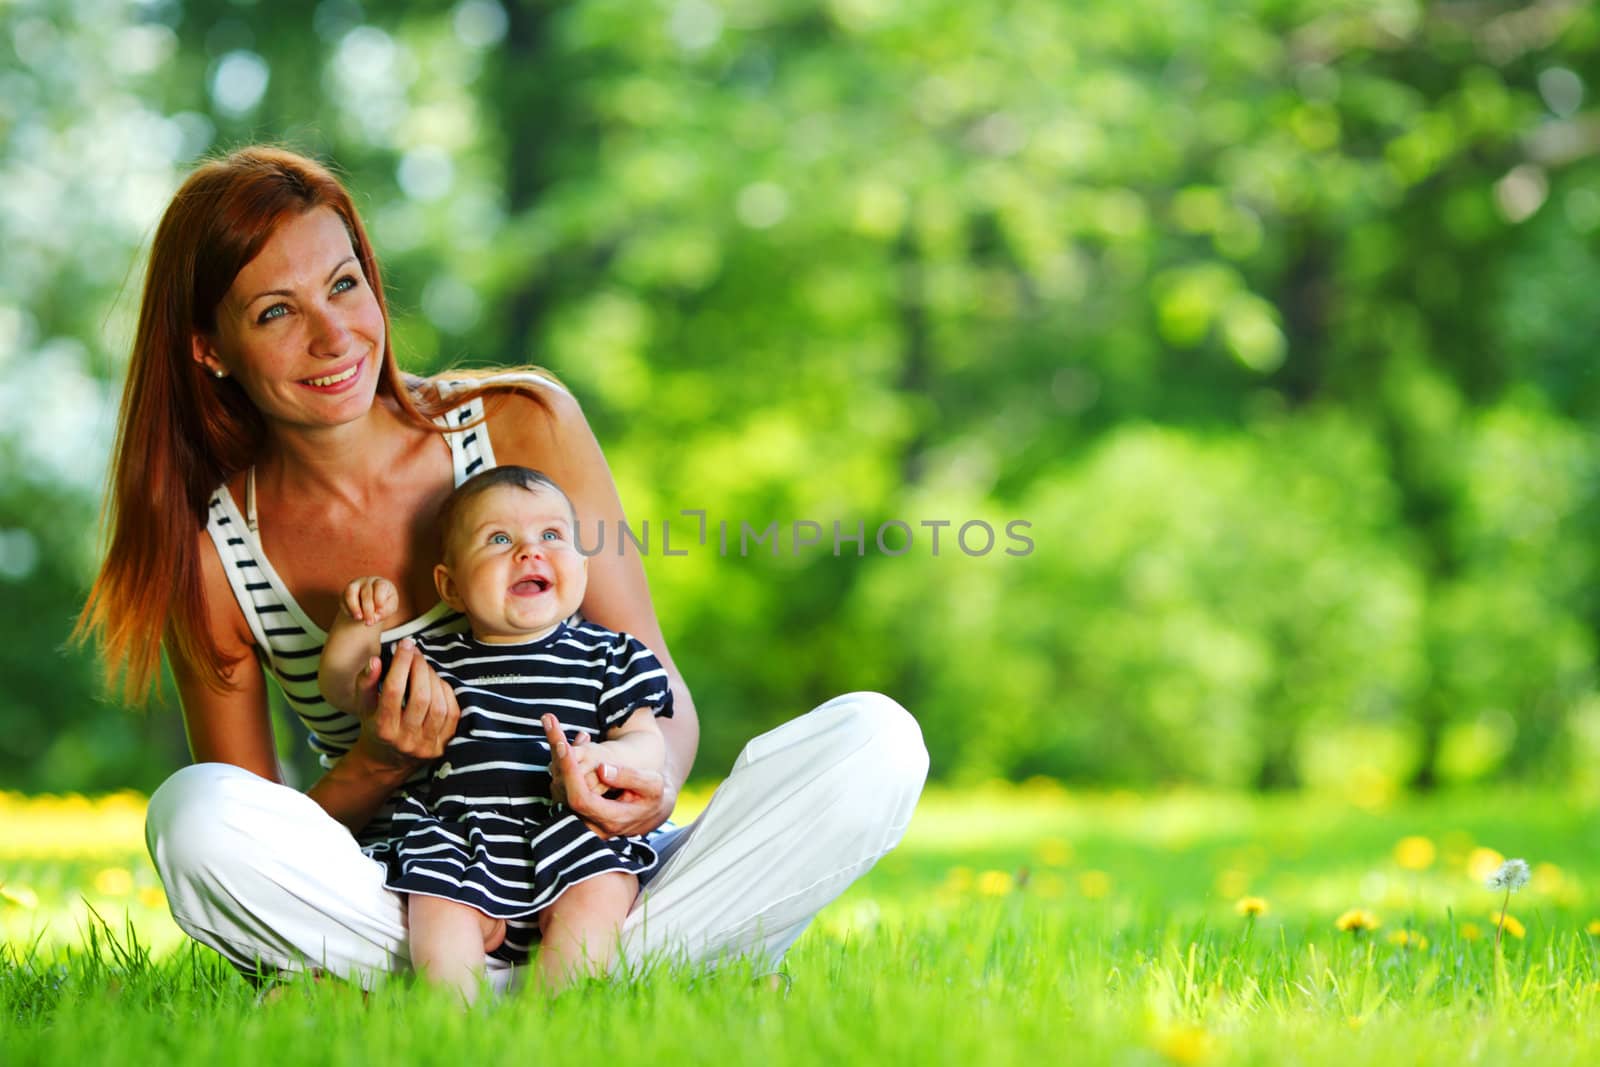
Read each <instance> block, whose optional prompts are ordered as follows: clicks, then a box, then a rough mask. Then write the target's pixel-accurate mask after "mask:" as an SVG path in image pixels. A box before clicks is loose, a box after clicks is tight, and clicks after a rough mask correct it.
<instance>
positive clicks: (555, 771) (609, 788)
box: [541, 715, 678, 837]
mask: <svg viewBox="0 0 1600 1067" xmlns="http://www.w3.org/2000/svg"><path fill="white" fill-rule="evenodd" d="M541 721H542V722H543V724H544V735H545V740H547V741H548V742H550V753H551V759H550V796H551V799H553V800H554V801H555V802H556V803H558V804H565V805H567V807H569V808H571V809H572V810H573V811H575V812H577V814H578V817H579V818H581V819H582V820H583V821H584V822H586V823H588V825H589V828H590V829H591V830H593V831H594V832H595V833H596V834H598V835H599V836H601V837H638V836H640V835H642V834H647V833H649V832H650V831H651V830H654V829H655V828H656V827H658V826H660V825H661V824H662V823H664V822H666V821H667V817H668V816H670V815H671V814H672V809H673V807H674V806H676V805H677V802H678V791H677V789H675V788H674V787H673V785H672V782H671V780H670V779H669V778H668V777H667V776H666V775H665V774H663V773H661V772H660V771H640V770H635V769H633V768H632V767H622V766H618V765H617V764H614V763H602V764H599V765H598V766H597V767H595V768H594V771H593V772H592V773H585V768H584V763H585V761H584V759H583V758H582V756H581V754H580V753H579V751H578V750H579V749H581V748H584V747H587V746H586V745H585V742H587V741H588V735H587V734H580V735H579V738H580V740H579V741H578V742H576V743H572V744H568V742H567V739H566V736H565V735H564V734H562V732H561V724H560V723H559V722H557V721H556V717H555V716H554V715H546V716H544V718H543V720H541Z"/></svg>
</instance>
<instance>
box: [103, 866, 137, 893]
mask: <svg viewBox="0 0 1600 1067" xmlns="http://www.w3.org/2000/svg"><path fill="white" fill-rule="evenodd" d="M94 889H95V892H97V893H101V894H104V895H105V896H108V897H125V896H127V895H128V893H129V892H131V891H132V889H133V874H132V872H130V871H129V870H128V869H127V868H126V867H105V868H102V869H101V871H100V873H99V874H97V875H95V876H94Z"/></svg>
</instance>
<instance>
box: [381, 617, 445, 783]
mask: <svg viewBox="0 0 1600 1067" xmlns="http://www.w3.org/2000/svg"><path fill="white" fill-rule="evenodd" d="M358 685H359V687H360V688H361V689H362V690H364V691H366V690H373V689H378V671H377V661H376V659H374V661H373V662H372V663H371V664H369V665H368V668H367V669H366V670H364V671H362V672H361V677H360V680H359V682H358ZM372 695H373V696H375V698H376V699H375V701H374V700H363V701H362V702H361V706H362V707H363V708H367V707H371V708H372V711H371V713H370V714H365V713H364V714H363V715H362V718H361V736H360V738H358V739H357V741H356V748H358V749H360V750H362V752H363V754H364V755H365V756H366V757H367V758H368V759H371V760H373V761H375V762H377V763H379V764H382V765H384V766H387V767H394V768H402V767H403V768H414V767H416V766H418V765H420V764H422V763H425V762H427V761H428V760H432V759H438V758H439V756H440V755H441V754H443V752H444V746H445V744H446V743H447V742H449V740H450V738H452V737H454V736H455V732H456V723H457V721H458V720H459V719H460V718H461V708H460V707H459V706H458V705H457V704H456V695H455V692H454V691H453V690H451V688H450V686H449V685H447V684H445V682H444V680H443V679H441V678H440V677H439V676H438V675H437V674H435V673H434V671H433V668H432V667H430V666H429V665H428V661H427V660H425V659H423V658H422V653H420V652H418V651H417V645H416V642H414V641H412V640H411V639H410V638H406V639H405V640H403V641H401V642H400V644H399V645H397V646H396V647H395V651H394V662H393V663H391V664H390V665H389V674H388V676H387V677H385V678H384V679H383V686H382V688H381V689H380V690H378V691H377V692H376V693H375V694H372Z"/></svg>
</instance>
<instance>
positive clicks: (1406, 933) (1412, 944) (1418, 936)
mask: <svg viewBox="0 0 1600 1067" xmlns="http://www.w3.org/2000/svg"><path fill="white" fill-rule="evenodd" d="M1389 944H1391V945H1399V946H1400V947H1401V948H1414V949H1416V950H1417V951H1419V952H1420V951H1422V950H1423V949H1425V948H1427V947H1428V939H1427V938H1426V937H1424V936H1423V935H1422V933H1421V931H1418V930H1395V931H1394V932H1392V933H1391V934H1390V935H1389Z"/></svg>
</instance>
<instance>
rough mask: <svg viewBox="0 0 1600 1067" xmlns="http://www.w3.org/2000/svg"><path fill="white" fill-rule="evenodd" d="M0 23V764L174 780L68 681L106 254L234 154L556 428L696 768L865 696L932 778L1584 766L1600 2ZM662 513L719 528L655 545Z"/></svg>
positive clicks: (427, 356) (280, 7) (1456, 773)
mask: <svg viewBox="0 0 1600 1067" xmlns="http://www.w3.org/2000/svg"><path fill="white" fill-rule="evenodd" d="M0 31H3V32H0V51H3V50H4V49H5V48H6V47H9V48H10V50H11V55H10V56H8V57H7V61H6V63H5V64H4V66H3V68H0V69H3V70H4V73H3V74H0V79H3V83H4V86H5V91H4V92H0V100H3V103H0V190H3V192H0V227H3V228H4V236H5V244H6V248H7V255H6V257H4V259H3V261H0V365H3V366H4V367H5V368H6V373H5V376H4V380H3V385H0V410H3V411H4V412H5V417H4V418H3V420H0V462H3V463H4V469H5V472H6V477H5V480H4V486H5V488H4V490H3V491H0V582H4V583H5V586H6V589H7V591H8V593H10V594H11V596H12V599H13V600H14V602H15V603H18V604H26V605H28V606H29V612H28V614H27V615H26V616H18V617H19V618H22V619H23V620H24V621H22V622H20V623H18V624H17V629H16V631H15V632H13V633H11V634H9V635H8V636H10V637H11V638H12V640H10V641H8V642H6V643H5V644H4V646H3V647H4V651H3V652H0V656H4V657H5V660H6V663H7V667H6V674H5V677H6V679H7V681H8V682H10V683H11V684H10V685H8V686H7V687H6V689H7V692H4V693H0V721H3V722H5V723H6V724H7V725H8V727H10V728H8V729H6V730H4V731H0V736H3V737H4V740H3V741H0V768H3V769H0V774H4V775H5V777H6V778H7V780H12V779H15V780H16V781H17V782H18V783H19V784H23V785H27V786H30V787H39V786H54V787H61V786H66V785H106V784H111V783H113V782H123V781H128V782H134V783H137V784H144V785H148V784H150V783H151V782H153V781H156V780H159V778H160V776H161V775H162V774H163V773H165V772H166V770H167V769H168V768H169V767H170V766H171V765H172V763H173V761H174V759H175V758H176V757H175V752H176V751H177V750H178V749H179V747H180V745H181V740H180V739H179V738H178V736H177V734H175V733H174V731H173V728H172V722H173V717H172V716H171V714H170V712H158V713H156V714H155V715H154V716H152V717H151V718H150V719H148V720H140V719H130V718H129V717H127V716H126V715H125V714H124V713H123V712H122V711H121V710H120V709H117V708H115V707H114V706H111V705H108V704H105V703H102V702H98V701H96V700H95V699H94V698H93V695H92V694H93V686H92V682H91V680H90V679H91V673H92V672H91V664H90V663H89V662H88V661H87V660H86V659H85V658H84V657H82V656H63V655H61V654H59V653H58V652H57V651H56V647H57V645H58V644H59V642H60V641H61V639H62V637H63V636H64V633H65V625H66V621H67V620H68V619H69V618H70V615H71V613H72V611H73V609H74V606H75V604H76V603H77V601H78V599H79V598H80V597H81V595H82V589H83V586H84V583H85V581H86V577H87V574H88V573H89V570H88V568H89V566H90V560H91V559H92V544H91V538H90V536H89V534H88V531H89V530H90V529H91V528H92V515H93V490H94V489H95V487H96V486H97V483H98V479H99V477H100V472H101V470H102V469H103V462H104V456H105V451H106V448H107V444H106V442H107V426H108V425H109V420H110V409H111V403H112V400H111V397H113V396H114V394H115V390H116V383H117V380H118V375H119V368H120V364H121V361H122V359H123V358H125V352H126V345H127V338H128V335H129V333H130V332H131V330H130V328H129V316H130V315H131V311H132V305H133V295H134V290H135V289H136V284H137V283H136V282H135V281H131V280H130V279H133V278H136V277H137V271H138V269H139V264H138V256H139V250H140V248H141V246H142V244H143V242H144V241H145V239H146V238H147V236H148V232H149V229H150V227H151V226H152V224H153V220H154V218H155V215H156V213H157V212H158V211H159V210H160V208H161V206H162V205H163V203H164V200H165V196H166V195H167V193H168V192H169V191H170V189H171V188H173V187H174V185H175V183H176V182H177V181H178V180H179V178H180V177H181V174H182V172H183V170H184V169H185V167H186V166H188V165H189V163H190V161H191V160H192V159H193V158H194V157H196V156H197V155H199V154H201V153H204V152H210V151H216V150H219V149H222V148H226V147H229V146H232V145H235V144H239V143H244V142H247V141H250V140H255V139H263V138H265V139H281V140H286V141H288V142H289V143H291V144H294V145H296V146H298V147H300V148H302V149H306V150H309V151H312V152H315V153H318V154H321V155H324V156H325V157H327V158H330V159H332V160H334V161H335V162H336V163H337V164H339V165H340V166H341V167H342V168H343V170H344V171H345V172H346V173H347V174H348V176H349V178H350V180H351V183H352V185H353V186H354V187H355V188H356V189H357V191H358V194H359V198H360V200H361V203H362V205H363V208H364V210H365V211H366V213H367V215H368V219H369V223H370V225H371V228H372V230H373V233H374V238H375V240H376V242H377V244H378V247H379V251H380V254H381V255H382V256H383V258H384V262H385V266H386V270H387V271H388V276H389V278H390V281H391V286H392V296H393V306H394V308H395V310H396V316H395V331H396V336H397V341H398V342H399V346H400V349H401V351H402V353H403V357H404V359H405V361H406V362H407V364H408V365H409V366H410V367H412V368H414V369H417V370H419V371H427V370H435V369H439V368H442V367H445V366H449V365H454V364H458V363H462V362H467V363H474V364H494V363H513V362H523V361H533V362H539V363H543V364H544V365H546V366H549V367H550V368H552V369H553V370H554V371H556V373H558V374H559V375H561V376H562V377H563V378H564V379H565V380H567V381H568V382H569V383H570V384H571V385H572V387H573V388H574V390H575V391H576V392H577V394H578V396H579V397H580V399H581V400H582V401H583V403H584V405H585V409H586V411H587V413H588V415H589V418H590V420H591V422H592V423H593V424H594V426H595V428H596V431H597V433H598V434H599V436H600V438H601V440H602V441H603V442H604V444H605V445H606V448H607V451H608V455H609V457H610V460H611V465H612V467H613V470H614V472H615V473H616V475H617V477H618V481H619V483H620V485H621V487H622V489H623V496H624V501H625V503H626V504H627V506H628V509H629V512H630V515H631V516H633V517H634V519H635V521H636V524H637V523H641V522H643V521H646V520H648V521H649V522H650V524H651V526H652V527H653V529H654V531H655V533H656V536H657V538H658V541H657V545H656V546H654V547H655V548H656V551H655V552H654V553H653V554H652V556H651V558H649V559H648V561H647V567H648V569H649V571H650V577H651V581H652V586H653V589H654V591H655V594H656V598H657V605H658V608H659V610H660V613H661V616H662V621H663V625H664V627H665V629H666V631H667V635H668V638H669V641H670V642H671V643H672V646H673V651H674V654H675V656H676V657H677V658H678V660H679V661H680V663H681V665H682V667H683V669H684V671H685V674H686V676H687V677H688V680H689V681H690V684H691V686H692V687H693V689H694V691H695V693H696V696H697V699H698V701H699V702H700V703H701V705H702V707H703V712H704V714H703V718H704V722H705V740H704V744H703V747H702V759H701V763H700V767H701V769H702V770H704V771H707V772H709V773H717V772H720V771H721V770H722V769H723V768H725V767H726V766H727V764H728V763H729V761H730V760H731V758H732V756H733V754H734V753H735V752H736V751H737V747H738V745H739V744H740V743H742V741H743V740H744V739H745V738H746V737H748V736H749V735H750V734H751V733H753V732H755V731H756V730H758V729H761V728H764V727H766V726H770V725H772V724H774V723H776V722H778V721H781V720H782V719H783V718H786V717H788V716H789V715H792V714H794V713H796V712H798V711H800V710H803V709H804V708H805V707H807V706H809V705H810V704H813V703H816V702H818V701H820V700H822V699H824V698H826V697H827V696H828V695H830V694H832V693H834V692H838V691H842V690H847V689H853V688H862V687H869V686H870V687H879V688H884V689H886V690H888V691H890V692H891V693H893V694H894V695H895V696H897V697H898V698H900V699H901V700H902V701H903V702H904V703H906V704H907V706H909V707H911V708H912V709H913V710H914V711H916V712H917V714H918V716H919V718H920V719H921V721H922V722H923V725H924V728H925V730H926V732H927V736H928V739H929V744H930V748H931V749H932V751H933V755H934V767H935V773H939V774H946V775H949V774H971V775H978V774H1007V775H1026V774H1055V775H1063V776H1068V777H1072V778H1075V779H1081V780H1088V781H1107V782H1111V781H1116V782H1149V781H1172V780H1202V781H1212V782H1226V783H1237V784H1250V785H1256V786H1261V787H1279V786H1289V785H1295V784H1299V783H1304V782H1313V783H1326V782H1341V781H1351V780H1357V779H1360V780H1363V781H1364V780H1366V779H1364V778H1362V775H1368V776H1369V777H1370V776H1371V775H1377V776H1378V777H1380V778H1383V779H1384V780H1400V779H1409V780H1412V781H1414V782H1416V783H1417V784H1421V785H1431V784H1434V783H1436V782H1439V781H1441V780H1469V779H1472V778H1475V777H1480V776H1484V775H1491V774H1495V773H1515V774H1531V773H1540V772H1545V771H1548V770H1550V769H1551V768H1557V767H1561V766H1563V765H1564V764H1565V763H1567V762H1568V761H1576V762H1581V761H1582V760H1583V759H1584V758H1586V756H1587V755H1588V754H1590V753H1589V750H1588V748H1586V747H1585V746H1586V745H1592V742H1590V741H1586V740H1585V739H1586V738H1593V737H1595V736H1600V730H1597V728H1596V727H1595V726H1594V725H1593V723H1592V722H1591V720H1592V719H1593V718H1594V712H1593V708H1594V707H1595V706H1596V698H1595V692H1594V687H1595V677H1594V669H1595V657H1596V648H1595V633H1596V625H1597V623H1600V604H1597V603H1596V599H1595V597H1594V595H1593V594H1592V593H1591V592H1590V590H1591V589H1592V588H1593V581H1592V569H1593V559H1594V553H1593V550H1592V548H1591V545H1592V544H1593V539H1594V534H1595V532H1596V511H1595V485H1596V471H1597V464H1600V453H1597V449H1596V446H1595V444H1594V442H1593V440H1592V434H1591V433H1590V432H1589V429H1588V426H1589V421H1590V420H1591V419H1592V418H1593V417H1594V416H1595V414H1596V413H1597V409H1600V389H1597V388H1596V377H1595V375H1594V374H1593V372H1592V370H1591V368H1590V360H1589V358H1588V357H1589V351H1588V350H1589V348H1590V347H1591V346H1590V344H1589V338H1591V337H1592V336H1594V334H1595V332H1596V327H1597V326H1600V321H1597V320H1600V305H1597V304H1596V302H1595V301H1594V300H1592V299H1590V298H1589V293H1588V290H1589V288H1590V287H1591V285H1592V281H1593V279H1594V278H1595V271H1594V265H1595V264H1594V247H1595V234H1596V232H1597V231H1600V192H1597V191H1596V190H1597V189H1600V182H1597V180H1596V179H1597V178H1600V165H1597V163H1596V150H1597V147H1600V117H1597V113H1596V111H1595V109H1594V106H1593V100H1592V99H1591V90H1590V86H1591V85H1593V84H1594V83H1595V81H1596V79H1597V78H1600V16H1597V14H1596V12H1595V11H1594V10H1593V9H1592V8H1591V6H1590V5H1586V4H1582V3H1577V2H1571V0H1539V2H1536V3H1533V4H1515V5H1514V4H1509V3H1506V4H1502V3H1496V2H1492V0H1484V2H1472V3H1459V4H1443V5H1423V4H1420V3H1416V2H1412V0H1341V2H1338V3H1333V4H1329V3H1326V2H1324V3H1315V4H1313V3H1309V2H1300V0H1239V2H1233V3H1227V4H1220V5H1196V4H1183V3H1177V2H1175V0H1156V2H1150V3H1141V4H1126V3H1112V2H1109V0H1084V2H1081V3H1074V4H1060V3H1055V2H1050V0H1017V2H1015V3H1011V4H1006V5H988V6H985V5H972V4H960V3H955V2H953V0H912V2H909V3H902V4H887V3H883V2H881V0H830V2H827V3H823V4H799V3H793V2H788V0H675V2H670V3H668V2H664V3H662V4H656V5H647V6H645V7H640V6H639V5H636V4H621V3H618V2H616V0H580V2H577V3H569V4H553V3H548V2H513V3H507V4H505V5H502V4H500V3H497V2H495V0H464V2H461V3H457V4H456V5H454V6H452V7H439V6H437V5H431V4H412V3H398V4H387V5H382V6H381V7H379V6H376V5H374V6H372V7H371V8H370V9H363V8H362V7H361V6H360V5H359V4H357V3H355V2H354V0H323V2H321V3H318V4H314V5H312V4H303V3H283V4H272V5H266V4H252V3H233V2H227V3H224V2H217V0H212V2H198V0H196V2H189V3H180V2H178V0H146V2H142V3H140V4H137V5H134V6H132V7H124V6H122V5H114V4H110V3H108V2H105V0H56V2H55V3H51V4H44V3H40V2H33V3H28V2H22V3H14V4H10V5H6V6H5V7H3V8H0ZM63 442H66V444H63ZM685 509H688V510H694V511H703V512H704V513H705V516H706V519H707V521H708V532H709V533H710V534H711V537H710V538H709V539H708V543H707V544H704V545H702V544H699V543H695V544H693V545H692V547H691V550H690V551H689V553H688V555H686V556H666V555H664V554H663V553H662V552H661V550H660V542H659V538H660V536H661V529H662V523H663V522H665V521H667V520H670V521H671V522H672V524H673V525H672V533H673V536H674V537H675V538H677V537H680V536H686V535H687V534H688V533H689V532H691V531H695V530H696V523H697V520H696V519H694V518H690V517H685V516H683V515H682V514H681V512H683V511H684V510H685ZM890 520H899V521H901V522H903V523H905V524H906V527H907V529H908V530H909V531H910V533H911V535H912V546H911V548H910V549H909V550H907V551H905V552H904V553H896V552H895V551H894V549H895V548H896V547H897V546H899V545H900V543H901V541H900V533H899V528H898V527H891V528H885V527H884V526H883V524H884V523H886V522H889V521H890ZM974 520H983V521H986V522H988V523H989V524H990V525H991V527H992V528H993V529H995V530H996V531H1000V539H999V541H998V543H997V545H996V547H995V548H994V549H993V550H992V551H991V552H988V553H986V554H983V555H981V556H979V555H969V554H967V553H966V552H964V551H962V549H961V547H960V545H959V544H956V543H955V542H953V541H952V540H950V538H952V537H954V535H955V533H956V531H957V530H958V529H959V528H960V527H961V525H962V524H963V523H967V522H970V521H974ZM1018 520H1020V521H1025V522H1028V523H1030V524H1031V526H1030V527H1029V530H1030V533H1029V536H1031V538H1032V541H1033V545H1034V549H1033V551H1032V552H1031V553H1029V554H1027V555H1024V556H1013V555H1007V554H1006V552H1005V549H1006V548H1007V547H1008V546H1009V547H1015V544H1016V543H1015V542H1010V541H1007V540H1006V539H1005V536H1004V532H1003V531H1004V530H1005V528H1006V524H1007V523H1008V522H1012V521H1018ZM724 521H725V522H727V523H729V524H730V525H731V527H732V529H733V530H734V532H735V533H737V532H739V530H740V528H741V525H742V524H746V523H747V524H749V525H750V526H751V527H752V528H754V529H757V530H760V529H764V528H765V527H766V526H767V525H768V524H769V523H772V522H777V523H778V524H779V530H780V533H783V534H784V538H783V539H780V544H779V549H780V550H779V551H778V552H777V553H776V554H774V553H773V552H772V551H771V550H770V548H769V547H768V544H765V543H764V544H761V545H758V546H757V549H756V550H755V551H754V552H752V553H750V554H746V555H742V554H740V553H739V552H737V551H733V552H729V553H726V554H724V553H723V552H721V551H719V550H718V549H717V548H716V532H717V529H718V523H719V522H724ZM836 521H837V522H839V523H840V524H841V529H842V530H843V532H844V533H846V534H849V533H852V532H853V531H854V530H855V529H856V526H857V524H858V523H860V524H861V528H862V529H863V531H864V536H863V542H864V544H863V551H862V554H860V555H857V554H856V551H857V549H856V545H855V543H854V542H848V541H847V542H844V543H843V544H842V545H840V546H838V547H839V551H838V552H837V553H836V552H835V547H836V546H835V543H834V538H833V526H832V524H833V523H834V522H836ZM937 521H948V522H950V523H951V524H952V525H951V526H950V527H948V528H943V533H944V536H945V537H946V541H945V543H944V551H942V552H941V554H940V555H939V556H938V557H935V556H934V555H933V554H932V552H931V541H930V539H929V537H928V535H929V533H930V530H931V528H930V527H928V526H924V525H923V524H924V523H925V522H937ZM797 522H799V523H810V522H814V523H816V524H817V526H818V527H819V529H821V530H822V531H823V532H824V533H825V534H826V537H825V538H824V539H823V540H822V541H821V542H820V543H819V544H816V545H808V546H802V547H798V548H797V547H795V546H794V544H793V541H794V539H795V535H796V529H797V528H796V526H795V523H797ZM884 529H888V534H887V535H886V536H887V538H888V540H886V542H885V545H887V547H883V546H880V545H879V543H878V540H877V534H878V533H879V532H880V531H882V530H884ZM803 530H804V531H806V532H807V533H809V530H810V527H809V526H806V527H803ZM676 543H677V544H679V545H681V544H684V543H685V542H683V541H677V542H676ZM11 724H16V725H14V726H13V725H11ZM1375 737H1376V738H1382V739H1383V740H1382V743H1377V742H1374V741H1373V738H1375ZM1369 757H1370V758H1369ZM1380 757H1381V758H1380Z"/></svg>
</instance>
